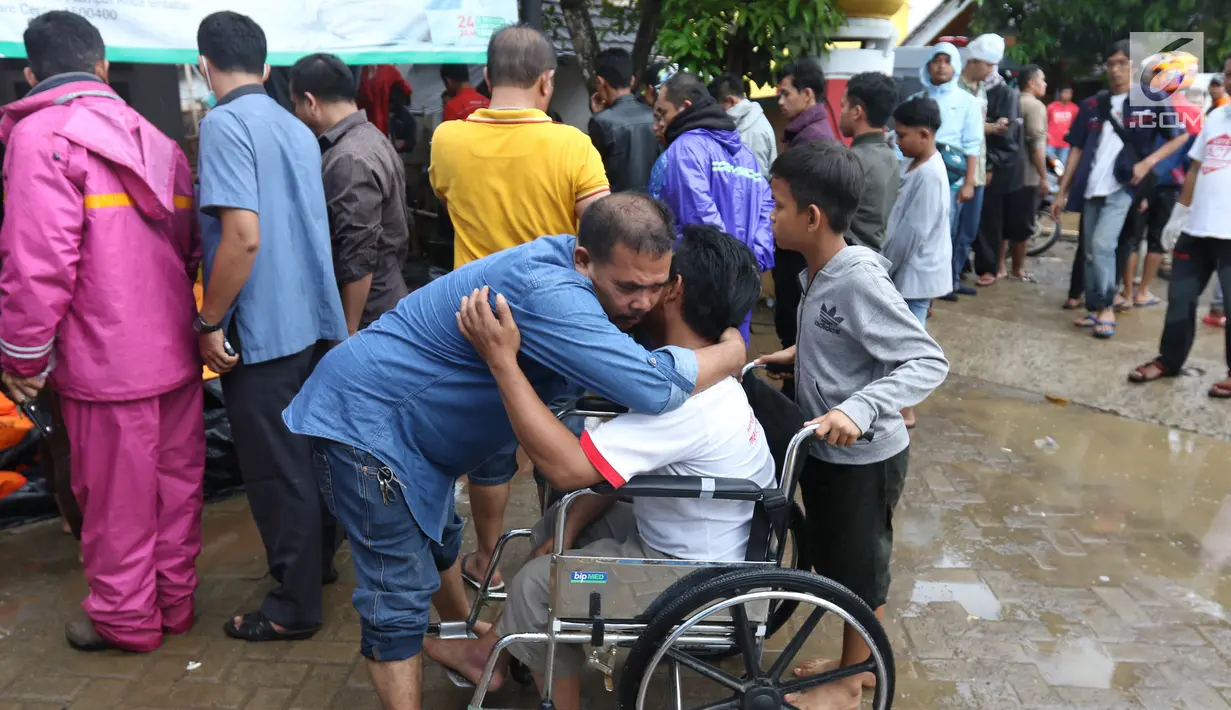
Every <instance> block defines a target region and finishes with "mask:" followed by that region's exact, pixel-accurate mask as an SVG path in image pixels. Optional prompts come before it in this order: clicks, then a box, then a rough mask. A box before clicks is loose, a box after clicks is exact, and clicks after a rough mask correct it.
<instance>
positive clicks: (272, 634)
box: [222, 611, 321, 641]
mask: <svg viewBox="0 0 1231 710" xmlns="http://www.w3.org/2000/svg"><path fill="white" fill-rule="evenodd" d="M320 630H321V625H320V624H316V625H315V626H305V627H303V628H298V629H287V630H286V631H279V630H277V629H275V628H274V622H272V621H270V620H269V617H267V616H265V613H264V612H261V611H250V612H248V613H247V614H244V615H243V617H242V618H241V619H240V622H239V628H235V620H234V619H227V621H226V623H225V624H223V625H222V631H223V633H225V634H226V635H227V636H230V637H231V638H233V639H239V640H241V641H304V640H307V639H310V638H312V637H313V636H314V635H315V634H316V632H317V631H320Z"/></svg>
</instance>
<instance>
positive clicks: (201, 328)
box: [192, 313, 222, 335]
mask: <svg viewBox="0 0 1231 710" xmlns="http://www.w3.org/2000/svg"><path fill="white" fill-rule="evenodd" d="M192 329H193V330H195V331H197V333H198V334H200V335H205V334H207V333H213V332H216V331H219V330H222V323H212V324H211V323H206V322H205V319H204V318H202V317H201V314H200V313H198V314H197V319H196V320H195V321H193V322H192Z"/></svg>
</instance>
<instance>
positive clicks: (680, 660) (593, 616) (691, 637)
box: [437, 363, 894, 710]
mask: <svg viewBox="0 0 1231 710" xmlns="http://www.w3.org/2000/svg"><path fill="white" fill-rule="evenodd" d="M757 367H758V366H757V365H755V363H751V364H749V365H748V366H746V367H745V368H744V373H743V374H744V375H745V376H747V375H748V374H749V373H750V372H751V371H752V370H753V369H757ZM596 403H597V406H595V404H596ZM579 405H580V406H579ZM621 411H622V409H621V408H618V407H616V406H615V405H613V404H612V403H609V402H605V401H601V400H598V399H596V398H593V397H582V398H579V399H578V400H577V401H576V402H574V404H573V405H572V406H569V407H566V408H564V409H562V410H561V411H560V412H559V413H558V415H557V416H558V418H559V419H561V420H563V419H565V418H568V417H599V418H611V417H613V416H616V415H617V414H618V413H620V412H621ZM816 428H817V427H816V425H810V426H805V427H804V428H802V429H800V430H799V431H797V432H796V433H795V435H794V437H793V438H792V439H791V441H790V445H789V446H788V449H787V453H786V456H785V461H784V462H783V465H782V467H781V470H780V471H778V472H777V473H778V479H779V480H778V490H781V491H786V492H788V495H789V496H791V497H793V493H794V490H795V485H796V482H797V477H798V474H799V470H800V468H801V465H802V459H801V456H800V451H801V449H803V448H804V447H805V446H806V445H807V444H808V442H809V441H810V440H811V439H812V437H813V434H814V432H815V431H816ZM680 478H681V477H676V476H652V475H651V476H645V475H642V476H638V477H636V478H634V479H632V480H631V481H629V483H628V484H626V485H625V486H623V487H621V488H620V489H618V490H615V491H611V490H607V489H608V488H609V487H607V486H604V485H600V486H595V487H594V488H591V489H583V490H578V491H573V492H570V493H568V494H566V495H565V496H564V497H563V498H562V499H561V500H560V501H559V502H558V504H557V506H556V510H555V531H554V545H553V549H552V554H551V569H552V573H551V574H552V577H553V581H552V583H551V584H550V585H549V589H550V592H549V595H550V596H549V618H550V625H549V630H548V631H547V632H545V633H543V632H527V633H514V634H508V635H506V636H504V637H502V638H500V639H499V640H498V641H497V643H496V644H495V646H494V648H493V649H492V651H491V653H490V655H489V656H488V659H487V663H486V665H485V667H484V670H483V675H482V677H481V679H480V681H479V683H478V684H477V685H476V686H474V693H473V695H472V697H471V700H470V703H469V705H468V710H482V708H483V703H484V700H485V699H486V696H487V690H488V687H489V685H490V683H491V680H492V676H493V675H494V673H495V669H496V665H497V663H498V662H499V658H500V654H501V653H502V652H503V651H505V650H507V649H508V648H509V647H510V646H513V645H515V644H532V643H534V644H546V646H547V664H546V668H545V670H544V674H543V675H544V678H543V681H544V682H543V690H542V692H541V694H540V699H541V701H540V704H539V706H538V708H539V710H553V709H554V707H555V705H554V703H553V700H552V686H553V683H554V676H555V668H554V666H555V657H556V648H557V646H558V645H559V644H577V645H585V644H588V645H590V646H591V650H590V652H589V654H587V656H586V659H587V660H586V667H588V668H594V669H598V670H599V671H601V672H602V673H603V674H604V676H605V684H606V688H607V690H608V691H609V692H610V691H612V690H613V684H612V671H613V670H614V668H613V666H614V662H615V656H616V653H617V651H618V649H620V648H627V647H636V648H634V651H633V653H632V654H630V657H629V662H626V663H625V666H624V668H625V674H626V675H627V673H628V671H629V670H632V669H630V668H629V666H630V665H631V664H632V662H633V660H634V658H635V657H648V662H647V663H646V664H645V668H644V670H643V671H642V672H641V673H640V677H639V678H636V679H633V678H631V677H622V678H621V693H620V707H621V710H633V708H635V710H643V707H644V705H645V702H646V695H647V689H648V688H649V685H650V682H651V679H652V678H653V676H654V672H655V670H656V669H657V668H658V666H659V665H660V664H661V663H662V662H663V660H664V658H666V657H667V656H670V659H669V671H670V674H669V681H670V684H671V689H672V690H671V696H672V697H673V700H674V707H675V709H676V710H683V708H684V704H683V689H682V687H681V685H680V666H685V667H688V668H691V669H692V670H694V671H696V672H698V673H699V674H701V675H702V676H705V677H707V678H709V679H711V680H714V681H715V682H718V683H719V684H721V685H724V686H726V687H727V688H728V690H734V691H735V692H737V693H740V694H739V695H738V696H737V698H735V699H734V700H732V701H728V703H727V704H711V705H706V706H705V707H706V708H714V709H715V710H720V709H723V708H731V709H733V710H735V709H739V710H752V709H753V708H768V707H789V705H786V704H785V701H783V700H782V697H784V696H785V695H786V694H787V692H800V691H801V690H806V689H807V688H810V687H816V686H818V685H821V684H823V683H827V682H835V681H838V680H841V679H842V678H846V677H849V676H852V675H855V674H858V673H863V672H872V673H873V674H874V675H875V676H876V679H877V688H876V691H875V697H874V698H873V707H874V708H875V709H876V710H888V709H889V708H890V707H891V704H892V699H893V685H894V673H893V656H892V651H891V649H890V647H889V644H888V639H887V637H886V636H885V633H884V630H883V628H881V626H880V624H879V622H878V621H877V620H876V617H875V615H874V614H873V613H872V611H871V610H870V609H868V607H867V605H866V604H864V603H863V601H862V600H860V599H859V598H858V597H856V596H855V595H854V594H853V593H851V592H850V591H848V590H846V589H845V588H843V587H841V586H840V585H838V584H836V583H834V582H832V581H830V580H826V579H825V578H823V577H821V576H819V575H815V574H812V573H811V572H810V571H799V570H791V571H790V574H788V575H786V578H785V580H780V579H778V578H780V577H782V576H783V575H775V574H774V573H775V572H781V571H782V570H783V568H782V559H783V556H784V553H785V549H786V544H785V542H786V540H785V533H786V530H787V524H788V522H789V521H787V520H784V521H782V522H781V523H780V524H779V525H776V526H771V529H770V530H769V536H770V537H769V544H768V547H767V548H766V549H767V553H768V554H767V559H766V561H764V562H757V561H751V562H749V561H740V562H727V561H685V560H678V561H677V560H670V561H665V560H645V559H634V558H598V557H580V556H574V555H564V552H565V550H564V531H565V529H566V526H565V522H566V519H567V514H568V509H569V506H570V505H571V504H572V503H573V501H575V500H577V499H578V498H579V497H581V496H585V495H601V494H612V493H614V494H615V495H617V496H622V497H634V498H635V497H678V498H711V499H714V500H739V501H751V502H760V501H763V500H764V498H765V493H766V492H767V491H769V490H771V489H765V490H762V489H761V488H759V487H758V486H756V485H755V484H752V483H751V482H750V481H746V480H739V479H716V478H701V477H688V480H687V483H696V486H695V490H683V489H682V487H681V486H680V485H678V484H679V480H680ZM659 479H675V483H676V485H674V486H671V487H670V489H668V488H657V487H656V485H657V484H664V483H666V482H665V481H661V480H659ZM548 493H549V491H546V492H544V497H543V501H544V503H543V505H544V508H546V507H547V502H548V495H547V494H548ZM788 503H789V501H788ZM787 514H788V515H789V508H788V513H787ZM775 528H776V529H775ZM754 530H755V526H754ZM531 535H532V530H530V529H528V528H523V529H517V530H511V531H509V532H507V533H505V534H504V535H502V536H501V537H500V539H499V541H498V543H497V545H496V549H495V551H494V554H493V555H492V560H491V563H490V564H489V566H488V569H487V572H486V573H485V574H484V576H483V580H482V583H481V585H480V586H479V589H478V594H477V595H476V597H475V600H474V602H473V604H472V605H471V609H470V614H469V617H468V619H467V620H466V621H465V622H443V623H441V624H439V626H438V627H437V628H438V633H439V637H440V638H442V639H451V638H473V637H474V636H473V628H474V624H475V623H476V622H477V621H478V618H479V614H480V613H481V611H482V609H483V607H484V606H486V605H487V604H489V603H490V602H494V601H505V600H506V599H507V593H506V592H493V591H491V590H490V586H491V581H492V577H493V576H494V574H495V572H496V570H497V569H498V567H499V564H500V561H501V559H502V557H503V553H504V550H505V547H506V545H507V544H508V543H509V542H510V541H511V540H515V539H517V538H522V537H526V538H528V537H530V536H531ZM750 544H752V543H751V542H750ZM569 559H572V560H574V561H576V560H585V561H587V563H588V564H591V563H608V564H614V565H619V566H621V567H629V566H638V567H643V568H644V567H654V566H659V565H664V564H668V565H671V566H676V567H685V568H686V567H691V568H694V570H696V571H694V572H693V573H692V574H691V575H689V576H685V577H684V578H683V579H681V580H679V581H677V582H676V583H675V584H673V585H671V586H670V587H669V588H668V589H667V590H665V591H664V592H663V593H662V594H661V595H660V596H659V597H658V598H657V599H656V600H655V601H654V602H653V603H652V604H651V605H650V609H658V613H657V614H656V615H655V616H654V617H653V618H652V619H648V620H647V619H645V618H644V613H643V614H642V615H641V616H640V617H638V618H634V619H627V618H620V619H618V620H616V621H615V622H614V623H613V622H612V621H608V620H607V619H606V618H604V615H603V613H602V608H601V595H598V594H597V593H594V594H591V595H590V615H589V618H588V619H586V620H580V619H579V618H578V617H575V616H574V617H569V616H562V615H561V614H559V613H558V612H559V607H558V605H559V604H560V595H561V591H560V584H559V583H558V581H557V580H558V575H559V573H560V570H561V565H562V564H564V561H565V560H569ZM698 575H701V576H703V578H702V579H700V580H698V581H696V582H694V583H692V584H688V580H692V579H693V578H694V577H696V576H698ZM775 580H777V581H775ZM783 582H785V584H783ZM728 583H737V584H738V586H737V587H735V588H734V594H733V595H732V594H730V593H726V594H721V595H719V596H716V597H715V598H714V599H713V600H711V601H709V602H708V603H702V604H701V605H700V606H699V608H696V609H692V610H691V611H687V612H685V613H684V614H683V615H682V617H681V618H679V619H675V618H665V619H664V618H663V617H664V614H666V613H668V612H673V610H672V609H671V608H670V607H671V603H670V602H671V601H672V600H673V598H676V597H679V596H681V595H679V594H672V591H673V590H675V589H676V587H681V591H683V590H685V589H689V588H694V589H695V588H697V587H698V586H700V587H701V588H702V590H701V591H705V589H704V588H705V587H706V586H707V585H708V587H723V586H731V584H728ZM681 585H683V586H681ZM719 591H721V590H719ZM682 596H684V597H687V596H688V594H687V593H685V594H683V595H682ZM596 597H598V601H597V602H596V599H595V598H596ZM774 600H778V601H780V602H788V603H792V604H793V605H792V609H794V608H795V606H794V605H799V604H807V605H810V606H812V607H813V608H814V609H815V610H816V611H814V612H813V614H812V615H811V616H810V617H809V618H808V620H807V621H806V622H805V623H804V625H803V628H802V629H801V631H800V632H799V633H797V635H796V637H795V638H794V639H792V641H791V643H790V644H788V646H787V648H786V649H784V650H783V651H782V653H781V654H780V656H779V659H778V661H777V662H776V663H775V664H774V668H773V669H772V670H771V673H773V674H774V677H775V678H776V677H777V676H779V675H781V674H782V672H783V671H785V670H786V668H785V666H786V665H787V664H789V663H790V662H791V661H792V660H793V659H794V657H795V655H796V654H797V653H798V652H799V650H800V648H801V647H802V645H803V642H804V641H806V639H807V636H808V635H810V634H811V632H812V631H813V630H814V629H815V627H816V623H817V622H818V621H819V619H820V616H821V615H823V614H824V613H833V614H836V615H837V616H839V617H840V618H841V619H842V620H843V621H844V622H845V623H846V624H848V625H850V626H851V627H853V628H855V629H856V630H857V631H858V633H859V634H860V636H861V637H862V638H863V640H864V642H865V643H866V644H867V645H868V648H870V649H871V652H872V653H871V657H870V658H869V659H868V660H867V661H865V662H863V663H861V664H857V665H854V666H847V667H845V668H840V669H836V670H834V671H828V672H825V673H821V674H818V675H816V676H811V677H809V678H808V679H797V680H794V681H790V682H783V683H781V685H782V688H781V692H779V690H778V689H776V686H777V684H778V682H777V681H774V680H773V679H769V680H770V681H771V682H769V683H768V684H767V682H766V680H767V679H764V678H759V677H758V678H753V677H752V676H754V675H755V673H756V672H755V671H754V669H753V667H754V664H755V666H756V667H757V668H759V667H760V663H761V654H762V651H763V650H764V642H765V640H766V639H767V638H768V636H769V635H772V633H773V630H770V631H769V632H767V629H766V621H765V619H764V618H759V617H758V614H757V613H755V612H754V614H752V615H749V613H748V611H747V610H746V609H745V608H744V607H745V606H746V605H749V604H755V605H758V606H759V607H765V608H766V609H767V608H768V606H769V604H770V603H771V602H772V601H774ZM673 613H677V615H678V610H674V612H673ZM717 616H725V617H726V618H714V619H711V617H717ZM753 625H755V626H756V629H755V631H753V630H752V629H751V628H750V627H751V626H753ZM657 627H662V631H661V635H662V636H663V638H662V640H661V641H660V642H658V643H656V644H655V643H654V641H655V639H652V638H651V639H649V640H648V641H647V638H646V632H647V629H651V628H654V629H655V630H656V631H658V628H657ZM646 645H648V647H647V648H646V649H641V652H640V654H639V653H638V649H640V648H641V646H646ZM679 649H692V650H696V651H701V652H703V653H710V654H714V653H719V654H729V653H730V652H732V651H736V652H738V655H743V656H744V657H745V663H744V666H745V670H746V676H745V677H746V679H747V680H746V682H745V681H741V680H740V679H736V678H735V677H734V676H731V675H729V674H725V672H723V671H721V670H720V669H717V668H715V667H714V666H710V665H708V664H707V663H705V662H704V661H700V660H698V659H697V658H694V657H693V656H689V655H687V654H683V653H680V651H679ZM753 655H755V656H756V659H755V661H753V660H749V659H750V658H751V656H753ZM604 657H605V658H606V661H604V660H603V659H604ZM451 677H454V678H455V682H457V678H456V677H455V674H451ZM811 680H815V682H810V681H811ZM634 682H635V683H636V684H637V687H636V692H635V696H636V697H635V701H634V700H633V699H632V696H633V694H634V693H633V686H632V683H634ZM739 683H742V686H741V687H736V684H739ZM769 686H774V687H770V688H769V689H768V690H767V689H766V688H767V687H769ZM792 688H793V689H792ZM764 700H771V701H772V702H771V704H765V703H764V702H762V701H764Z"/></svg>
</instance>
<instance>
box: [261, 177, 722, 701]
mask: <svg viewBox="0 0 1231 710" xmlns="http://www.w3.org/2000/svg"><path fill="white" fill-rule="evenodd" d="M578 234H579V236H578V237H576V238H574V237H571V236H567V235H563V236H554V237H541V238H539V239H537V240H535V241H533V242H531V243H529V244H525V245H522V246H518V247H515V248H513V249H508V250H505V251H502V252H499V253H497V254H493V255H492V256H489V257H486V258H484V259H480V260H478V261H476V262H473V263H471V264H467V265H466V266H464V267H462V268H461V269H458V270H457V271H454V272H452V273H451V274H449V275H447V276H445V277H443V278H440V279H438V280H436V281H433V282H432V283H431V284H429V285H428V286H426V287H424V288H422V289H420V290H418V291H416V292H414V293H412V294H411V295H410V296H407V297H406V298H405V299H403V300H402V302H401V303H399V304H398V306H397V308H396V309H394V310H392V311H390V312H388V313H386V314H385V315H384V316H382V317H381V319H380V320H378V321H377V322H376V323H374V324H373V325H371V326H369V327H368V328H367V329H366V330H363V331H360V333H359V334H357V335H356V336H354V337H352V338H351V339H350V340H348V341H346V342H345V343H343V344H342V345H340V346H339V347H337V348H335V349H334V350H333V351H332V352H330V353H329V354H328V355H327V356H326V357H325V358H324V360H322V361H321V363H320V365H319V366H318V367H317V369H316V372H315V373H314V374H313V375H312V377H311V378H310V379H309V380H308V382H307V384H305V385H304V388H303V390H302V391H301V392H300V393H299V395H298V396H297V397H296V398H295V400H294V401H293V402H291V405H290V407H288V408H287V410H286V412H285V413H284V414H283V418H284V419H285V421H286V423H287V425H288V426H289V427H290V428H291V430H292V431H295V432H297V433H300V434H306V435H310V436H313V437H316V438H315V440H314V442H313V449H314V452H315V459H316V471H317V476H318V478H319V481H320V485H321V490H322V492H323V493H324V496H325V500H326V502H327V503H328V505H329V506H330V509H331V510H333V511H334V512H335V513H336V515H337V516H338V519H339V521H340V522H341V523H342V524H343V526H344V527H345V528H346V531H347V533H348V536H349V538H350V541H351V553H352V556H353V558H354V561H355V569H356V572H357V574H358V577H359V587H358V589H356V590H355V593H354V597H353V601H354V604H355V608H356V609H357V610H358V611H359V614H360V617H361V620H362V627H363V641H362V652H363V655H364V656H365V657H366V658H367V659H368V669H369V671H370V673H371V675H372V680H373V684H374V685H375V686H376V689H377V693H378V694H379V695H380V697H381V701H382V703H383V704H384V707H385V708H386V710H412V709H417V708H418V707H419V690H418V689H419V677H420V673H421V662H420V650H421V649H422V643H423V634H424V632H425V631H426V629H427V624H428V614H429V607H430V599H431V597H432V595H433V594H434V593H435V592H436V591H437V589H438V588H439V587H440V586H441V574H440V571H445V575H444V576H445V580H446V588H445V589H442V590H441V591H442V596H443V597H444V599H445V600H446V601H452V600H454V599H456V597H455V596H453V595H454V594H455V593H460V591H461V580H460V576H461V573H460V569H459V567H460V565H459V564H458V563H457V552H458V546H459V543H460V540H461V526H462V525H461V520H460V519H459V518H458V517H457V514H456V512H455V511H454V505H453V486H454V482H455V480H456V479H457V478H458V477H459V476H461V475H464V474H465V473H467V472H468V471H471V470H473V469H474V468H475V467H476V466H477V465H478V464H480V463H481V462H482V461H484V460H485V459H487V458H488V457H490V456H491V455H492V454H494V453H496V452H497V451H498V450H500V449H501V448H502V447H504V446H506V445H507V444H509V443H510V442H511V441H513V439H514V437H513V430H512V425H511V424H510V423H509V419H508V416H507V414H506V413H505V409H504V406H503V405H502V403H501V399H500V393H499V391H498V389H497V388H496V384H495V380H493V378H492V376H491V373H490V371H489V369H488V367H487V365H486V364H485V363H484V361H483V360H482V358H480V357H479V356H478V354H477V353H476V352H475V351H474V348H473V347H472V346H471V345H470V344H469V343H468V342H467V341H466V340H465V338H463V337H462V335H461V333H460V331H459V330H458V325H457V320H456V317H457V313H458V306H459V304H460V302H461V298H462V297H463V296H467V295H470V294H471V293H472V292H474V291H475V290H476V289H478V288H480V287H482V286H490V287H491V289H492V294H493V297H494V295H495V294H496V293H499V294H502V295H503V296H504V297H505V298H506V299H507V300H508V302H509V304H510V306H511V308H512V311H513V314H514V316H515V317H516V319H517V324H518V327H519V328H520V330H521V335H522V345H521V356H520V359H521V364H522V369H523V370H524V372H525V373H526V376H527V378H528V379H529V380H530V381H531V383H533V385H534V387H535V390H536V391H537V392H538V394H539V395H540V397H541V398H542V399H543V400H544V401H549V400H550V399H552V398H553V397H554V396H556V395H557V394H558V393H560V392H562V391H563V390H564V389H565V387H566V386H567V385H566V382H573V383H577V384H579V385H581V386H584V387H585V388H586V389H588V390H591V391H593V392H595V393H597V394H600V395H602V396H604V397H607V398H610V399H613V400H615V401H616V402H619V403H621V404H624V405H626V406H628V407H630V408H631V409H632V410H633V411H637V412H645V413H651V414H657V413H660V412H664V411H668V410H671V409H674V408H676V407H679V406H680V405H681V404H683V403H684V401H685V400H686V399H687V397H688V396H689V394H691V393H692V392H693V390H694V389H698V390H700V389H705V388H707V387H708V386H709V385H712V384H714V383H716V382H718V381H720V380H721V379H722V378H724V377H726V376H728V375H730V374H732V373H734V372H738V370H739V369H740V367H741V366H742V364H743V361H744V357H745V348H744V343H743V340H742V338H740V336H739V334H738V332H737V331H735V330H729V331H727V333H726V334H725V335H724V337H723V340H722V342H721V343H720V344H718V345H714V346H711V347H709V348H705V349H703V350H699V351H696V353H693V352H691V351H688V350H682V349H678V348H671V347H668V348H663V349H660V350H656V351H653V352H650V351H647V350H645V349H644V348H642V347H641V346H640V345H637V344H636V343H635V342H634V341H633V339H632V338H630V337H629V336H628V335H625V334H624V333H622V332H620V331H621V329H628V328H631V327H632V326H634V325H635V324H636V323H637V322H638V321H639V320H640V319H641V317H642V316H644V315H645V314H646V313H647V312H648V311H649V310H650V309H651V308H652V307H653V306H654V305H655V303H656V302H657V299H658V296H659V294H660V292H661V291H662V289H663V287H664V286H665V285H666V283H667V281H668V280H669V275H670V267H671V247H672V244H673V243H674V242H675V231H674V228H673V225H672V223H671V216H670V212H669V211H668V210H667V209H666V207H665V206H664V205H662V204H661V203H659V202H656V201H654V200H651V199H649V198H647V197H645V196H644V195H637V194H633V193H627V194H620V195H613V196H611V197H607V198H604V199H603V200H600V201H599V202H597V203H595V205H594V206H592V207H591V208H590V209H589V210H587V211H586V214H585V216H584V217H583V218H582V221H581V226H580V229H579V230H578ZM449 587H452V590H451V589H450V588H449ZM454 590H455V591H454ZM462 605H463V606H464V601H463V602H462ZM451 611H456V610H455V609H453V610H451ZM443 614H444V611H443V610H442V615H443Z"/></svg>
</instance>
